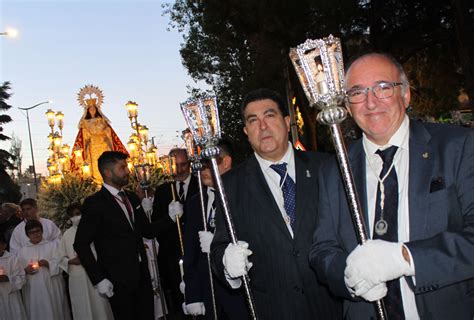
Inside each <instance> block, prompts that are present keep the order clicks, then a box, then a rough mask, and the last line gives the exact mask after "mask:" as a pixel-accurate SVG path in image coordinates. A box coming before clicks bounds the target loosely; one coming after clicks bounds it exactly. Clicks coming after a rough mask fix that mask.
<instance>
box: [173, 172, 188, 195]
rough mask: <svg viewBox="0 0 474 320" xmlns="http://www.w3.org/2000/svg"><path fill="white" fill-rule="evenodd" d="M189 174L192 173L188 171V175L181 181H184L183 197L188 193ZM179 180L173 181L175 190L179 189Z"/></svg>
mask: <svg viewBox="0 0 474 320" xmlns="http://www.w3.org/2000/svg"><path fill="white" fill-rule="evenodd" d="M191 174H192V173H190V174H189V175H188V177H187V178H186V179H184V181H183V182H184V185H183V188H184V196H185V197H186V194H187V193H188V187H189V183H190V182H191ZM180 182H181V181H175V182H174V186H175V187H176V192H178V190H179V183H180Z"/></svg>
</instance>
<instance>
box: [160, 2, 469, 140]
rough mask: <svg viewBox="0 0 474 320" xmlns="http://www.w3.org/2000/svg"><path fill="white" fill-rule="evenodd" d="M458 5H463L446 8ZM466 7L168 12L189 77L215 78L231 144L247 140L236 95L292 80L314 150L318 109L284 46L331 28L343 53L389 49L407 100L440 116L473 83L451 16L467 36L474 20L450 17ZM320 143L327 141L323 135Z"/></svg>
mask: <svg viewBox="0 0 474 320" xmlns="http://www.w3.org/2000/svg"><path fill="white" fill-rule="evenodd" d="M453 3H454V4H455V6H454V7H453ZM457 4H461V5H458V6H456V5H457ZM457 7H461V10H460V11H461V13H462V14H459V13H458V12H457V11H455V10H454V9H453V8H457ZM472 7H473V4H472V1H471V3H470V4H469V3H467V1H465V0H452V2H446V1H432V0H431V1H428V0H386V1H365V0H356V1H345V0H333V1H330V2H328V1H324V0H312V1H310V0H300V1H292V2H290V1H270V0H261V1H249V0H240V1H237V0H229V1H219V0H208V1H189V0H178V1H176V2H175V3H174V4H173V5H172V6H168V7H167V9H166V13H167V14H168V15H169V16H170V19H171V23H170V25H171V27H175V28H177V29H178V30H179V31H180V32H181V33H182V34H183V40H184V42H183V44H182V47H181V50H180V53H181V57H182V60H183V64H184V66H185V67H186V68H187V70H188V72H189V74H190V75H191V77H193V78H194V79H196V80H204V81H206V82H207V83H208V84H210V85H211V86H212V87H213V89H214V91H215V93H216V95H217V97H218V100H219V102H220V103H219V105H220V110H221V119H222V124H223V128H224V130H225V132H226V134H227V135H228V136H229V137H230V138H231V139H233V140H234V141H236V143H237V144H238V145H243V143H244V141H246V138H245V137H244V135H243V134H242V130H241V127H242V122H241V120H240V116H239V108H238V106H239V103H240V101H241V99H242V96H243V94H245V93H246V92H248V91H249V90H251V89H255V88H257V87H268V88H272V89H276V90H277V91H279V92H281V93H285V90H286V88H287V87H290V88H292V89H291V92H288V93H287V94H288V96H289V97H292V96H296V100H297V104H298V106H299V107H300V111H301V114H302V117H303V120H304V122H305V137H303V141H304V142H306V145H307V146H309V147H310V149H315V148H316V146H317V145H316V136H318V137H321V138H322V137H325V136H327V134H326V132H325V131H326V128H325V129H324V130H322V132H318V131H321V130H317V129H319V126H318V125H317V124H316V121H315V113H316V110H313V109H310V108H308V103H307V101H306V97H305V96H304V94H303V93H302V91H301V87H300V84H299V83H298V80H297V78H296V76H295V74H294V71H293V70H292V67H291V66H290V67H288V65H289V62H288V50H289V48H290V47H294V46H296V45H298V44H300V43H302V42H304V41H305V39H307V38H312V39H315V38H321V37H325V36H328V35H329V34H334V35H335V36H338V37H340V38H341V39H342V44H343V47H344V48H343V50H344V54H345V58H347V57H353V56H355V55H357V54H359V53H361V52H364V51H368V50H371V51H372V50H376V51H387V52H390V53H392V54H393V55H394V56H395V57H396V58H397V59H399V60H400V61H401V62H402V63H403V64H404V66H405V68H406V69H407V71H408V76H409V78H410V80H411V83H412V84H413V88H412V90H413V103H412V107H413V108H414V109H415V110H417V111H418V112H421V113H424V114H430V115H438V114H440V113H442V112H444V111H445V110H449V109H454V108H455V107H456V106H457V101H456V98H457V95H458V93H459V90H460V89H462V88H463V87H465V88H469V87H470V86H469V83H468V82H469V81H470V83H471V84H470V85H471V86H472V85H473V81H474V80H472V75H471V78H469V72H468V70H472V69H467V68H468V67H469V66H470V67H471V68H472V62H471V58H470V57H469V55H467V57H466V54H464V53H463V52H464V51H462V50H461V49H462V48H460V45H459V43H460V41H456V37H455V30H454V28H455V26H458V25H459V26H458V28H457V30H458V33H459V34H462V35H464V37H469V36H470V35H471V34H470V33H469V34H466V33H465V30H467V29H466V25H468V26H472V19H471V20H469V21H468V23H464V24H459V23H458V24H457V22H458V21H459V19H460V17H464V18H465V16H466V15H464V13H465V12H466V10H468V9H469V10H470V11H469V13H468V14H467V15H468V16H469V17H472V12H473V10H472ZM464 21H465V20H464ZM465 40H466V39H464V41H463V44H464V46H465V47H466V48H468V46H471V47H469V48H472V44H470V43H471V42H472V41H470V40H469V41H465ZM468 43H469V44H468ZM461 51H462V52H461ZM460 56H462V57H464V62H462V61H460ZM345 60H346V61H347V59H345ZM466 66H467V67H466ZM285 70H288V71H289V76H288V77H285ZM463 79H464V80H463ZM469 79H470V80H469ZM288 82H290V85H288ZM471 99H472V97H471ZM322 145H323V146H325V145H328V144H327V143H325V142H324V141H323V144H322Z"/></svg>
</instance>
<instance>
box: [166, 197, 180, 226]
mask: <svg viewBox="0 0 474 320" xmlns="http://www.w3.org/2000/svg"><path fill="white" fill-rule="evenodd" d="M168 215H169V216H170V218H171V220H173V222H176V217H178V218H181V216H182V215H183V204H182V203H181V202H179V201H171V202H170V204H169V205H168Z"/></svg>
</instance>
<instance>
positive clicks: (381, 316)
mask: <svg viewBox="0 0 474 320" xmlns="http://www.w3.org/2000/svg"><path fill="white" fill-rule="evenodd" d="M338 108H341V107H336V108H334V109H333V108H327V109H325V110H323V111H321V112H320V114H319V115H318V121H319V122H321V123H323V124H327V125H329V128H330V129H331V136H332V139H333V143H334V147H335V149H336V155H337V160H338V164H339V168H340V169H341V175H342V181H343V183H344V187H345V189H346V195H347V199H348V201H349V208H350V211H351V217H352V222H353V224H354V228H355V231H356V235H357V240H358V242H359V244H364V243H365V242H366V241H367V239H368V237H367V231H366V228H365V224H364V216H363V214H362V210H361V208H362V206H361V205H360V200H359V195H358V194H357V190H356V188H355V183H354V177H353V175H352V170H351V167H350V165H349V158H348V156H347V149H346V145H345V143H344V139H343V137H342V133H341V128H340V125H339V123H340V122H341V121H342V120H344V119H345V112H338V111H339V110H335V109H338ZM342 114H343V116H342ZM374 307H375V312H376V315H377V319H378V320H385V319H387V315H386V312H385V306H384V303H383V300H377V301H375V302H374Z"/></svg>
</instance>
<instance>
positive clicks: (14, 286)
mask: <svg viewBox="0 0 474 320" xmlns="http://www.w3.org/2000/svg"><path fill="white" fill-rule="evenodd" d="M6 248H7V242H6V240H5V237H4V235H3V234H1V233H0V319H1V320H4V319H15V320H26V312H25V308H24V306H23V302H22V300H21V291H20V289H21V287H23V285H24V284H25V272H24V271H23V269H22V268H20V266H19V265H18V259H17V257H16V255H14V254H11V253H9V252H8V251H6Z"/></svg>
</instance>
